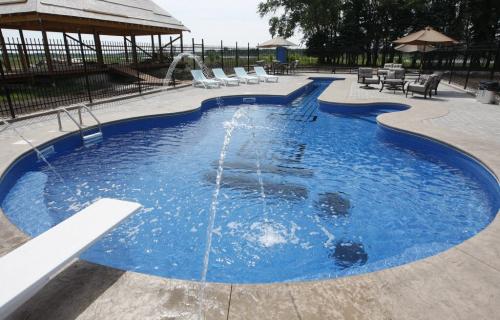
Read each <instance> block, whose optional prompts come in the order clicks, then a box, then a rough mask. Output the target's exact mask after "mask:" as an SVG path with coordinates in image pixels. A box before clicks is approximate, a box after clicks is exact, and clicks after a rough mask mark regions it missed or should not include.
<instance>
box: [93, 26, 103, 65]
mask: <svg viewBox="0 0 500 320" xmlns="http://www.w3.org/2000/svg"><path fill="white" fill-rule="evenodd" d="M94 45H95V53H96V55H97V63H98V64H100V65H104V56H103V54H102V46H101V37H100V36H99V33H97V32H96V31H95V30H94Z"/></svg>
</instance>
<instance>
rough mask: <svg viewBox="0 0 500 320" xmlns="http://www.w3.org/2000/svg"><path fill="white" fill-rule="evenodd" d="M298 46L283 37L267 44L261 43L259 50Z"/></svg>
mask: <svg viewBox="0 0 500 320" xmlns="http://www.w3.org/2000/svg"><path fill="white" fill-rule="evenodd" d="M296 46H297V45H296V44H295V43H293V42H290V41H288V40H286V39H284V38H282V37H276V38H273V39H271V40H268V41H266V42H263V43H261V44H260V45H258V46H257V47H259V48H278V47H296Z"/></svg>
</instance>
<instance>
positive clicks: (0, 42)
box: [0, 29, 12, 72]
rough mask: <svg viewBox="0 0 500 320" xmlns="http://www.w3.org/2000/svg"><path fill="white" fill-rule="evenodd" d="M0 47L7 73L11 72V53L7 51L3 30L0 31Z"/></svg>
mask: <svg viewBox="0 0 500 320" xmlns="http://www.w3.org/2000/svg"><path fill="white" fill-rule="evenodd" d="M0 46H1V47H2V57H3V65H4V66H5V71H7V72H11V71H12V68H11V66H10V60H9V52H8V51H7V46H6V45H5V39H4V37H3V33H2V29H0Z"/></svg>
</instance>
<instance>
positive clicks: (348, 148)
mask: <svg viewBox="0 0 500 320" xmlns="http://www.w3.org/2000/svg"><path fill="white" fill-rule="evenodd" d="M330 83H331V81H328V80H315V81H314V83H313V84H311V85H309V86H307V87H304V88H302V89H301V90H299V91H297V92H295V93H294V94H292V95H291V96H289V97H285V98H280V97H256V98H251V97H226V98H222V99H217V100H210V101H207V102H206V103H205V104H204V106H203V108H202V109H201V110H200V111H197V112H193V113H189V114H183V115H177V116H170V117H166V116H163V117H154V118H144V119H135V120H132V121H124V122H119V123H113V124H109V125H107V126H105V128H104V136H105V138H104V141H103V142H102V143H99V144H94V145H89V146H81V142H80V140H79V137H78V136H77V135H72V136H68V137H65V138H63V139H60V140H59V141H56V142H54V143H53V144H52V145H54V148H55V153H54V154H52V155H51V156H50V157H49V161H50V163H51V165H52V166H53V167H54V169H55V172H54V171H52V170H51V169H50V168H49V167H47V166H46V165H44V164H43V162H39V161H36V155H34V154H30V155H27V156H25V157H23V158H22V159H20V160H19V161H18V162H17V163H16V164H14V165H13V166H12V167H11V169H10V170H9V172H8V173H7V174H6V175H5V177H4V179H3V180H2V184H1V185H0V196H1V198H0V201H1V202H2V209H3V210H4V212H5V214H6V215H7V217H8V218H9V219H10V220H11V221H12V222H13V223H14V224H16V225H17V226H18V227H19V228H20V229H21V230H23V231H25V232H26V233H28V234H29V235H32V236H35V235H37V234H40V233H41V232H43V231H45V230H47V229H48V228H50V227H51V226H53V225H55V224H57V223H58V222H60V221H62V220H64V219H65V218H67V217H69V216H70V215H72V214H74V213H75V212H77V211H78V210H80V209H82V208H83V207H85V206H87V205H88V204H90V203H92V202H93V201H94V200H95V199H97V198H99V197H111V198H118V199H124V200H131V201H137V202H139V203H141V204H143V205H144V209H143V210H142V211H141V212H140V213H139V214H137V215H135V216H134V217H132V218H130V219H128V220H127V221H126V222H125V223H123V224H122V225H120V226H119V227H118V228H117V229H116V230H115V231H114V232H112V233H111V234H109V235H107V236H106V237H105V238H103V239H102V240H101V241H99V242H98V243H97V244H96V245H94V246H93V247H92V248H91V249H89V250H88V251H87V252H86V253H85V254H84V255H83V258H84V259H86V260H88V261H91V262H96V263H100V264H104V265H108V266H112V267H116V268H120V269H124V270H133V271H138V272H143V273H148V274H155V275H160V276H165V277H172V278H179V279H189V280H199V279H200V277H201V273H202V269H203V258H204V253H205V247H206V232H207V224H208V222H209V216H210V212H211V209H212V208H213V206H214V205H215V213H216V216H215V221H214V229H213V240H212V246H211V253H210V260H209V268H208V275H207V278H208V280H209V281H215V282H235V283H265V282H279V281H298V280H313V279H327V278H334V277H340V276H345V275H349V274H359V273H363V272H370V271H375V270H379V269H383V268H387V267H391V266H396V265H400V264H404V263H408V262H411V261H414V260H417V259H421V258H424V257H427V256H430V255H433V254H436V253H438V252H441V251H443V250H446V249H448V248H450V247H452V246H454V245H456V244H458V243H460V242H462V241H464V240H465V239H467V238H470V237H471V236H473V235H475V234H476V233H477V232H479V231H480V230H482V229H483V228H484V227H485V226H487V225H488V224H489V223H490V222H491V221H492V219H493V218H494V216H495V214H496V212H497V210H498V203H499V200H498V194H499V192H498V183H497V182H496V181H495V179H494V178H493V177H492V176H491V175H490V174H489V172H487V170H486V169H485V168H484V167H482V166H481V165H480V164H478V163H476V162H475V161H473V160H472V159H471V158H469V157H467V156H465V155H463V154H461V153H460V152H458V151H456V150H454V149H451V148H449V147H447V146H445V145H441V144H438V143H436V142H433V141H430V140H425V139H423V138H420V137H416V136H411V135H407V134H402V133H399V132H395V131H393V130H391V129H388V128H384V127H381V126H380V125H378V124H377V122H376V116H377V115H378V114H380V113H383V112H387V111H391V112H395V111H397V110H395V109H405V106H383V105H381V106H378V107H377V108H366V109H364V110H362V112H357V113H353V112H345V111H346V110H341V109H334V108H329V106H328V105H322V106H319V105H318V102H317V97H318V96H319V95H320V94H321V92H322V91H323V90H324V89H325V88H326V87H327V86H328V85H329V84H330ZM334 85H335V84H334ZM332 110H336V112H339V110H341V111H342V114H332V113H330V112H331V111H332ZM229 133H230V134H229ZM224 146H225V148H224ZM221 151H225V152H221ZM224 153H225V154H224ZM221 154H223V155H224V157H223V159H221ZM221 160H223V161H221ZM221 163H222V168H223V171H222V179H221V183H220V193H219V194H218V197H217V199H216V200H217V201H214V192H215V190H216V189H217V183H216V181H217V173H218V171H219V173H220V168H219V166H220V164H221Z"/></svg>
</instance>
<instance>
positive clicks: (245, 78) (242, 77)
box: [234, 67, 260, 84]
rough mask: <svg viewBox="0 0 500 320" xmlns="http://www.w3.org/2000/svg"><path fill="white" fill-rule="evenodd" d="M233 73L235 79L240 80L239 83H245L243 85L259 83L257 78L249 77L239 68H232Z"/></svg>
mask: <svg viewBox="0 0 500 320" xmlns="http://www.w3.org/2000/svg"><path fill="white" fill-rule="evenodd" d="M234 73H236V78H238V80H240V81H241V82H245V83H247V84H248V83H252V82H255V83H257V84H258V83H260V80H259V78H258V77H254V76H249V75H248V73H247V72H246V71H245V69H243V68H241V67H239V68H234Z"/></svg>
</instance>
